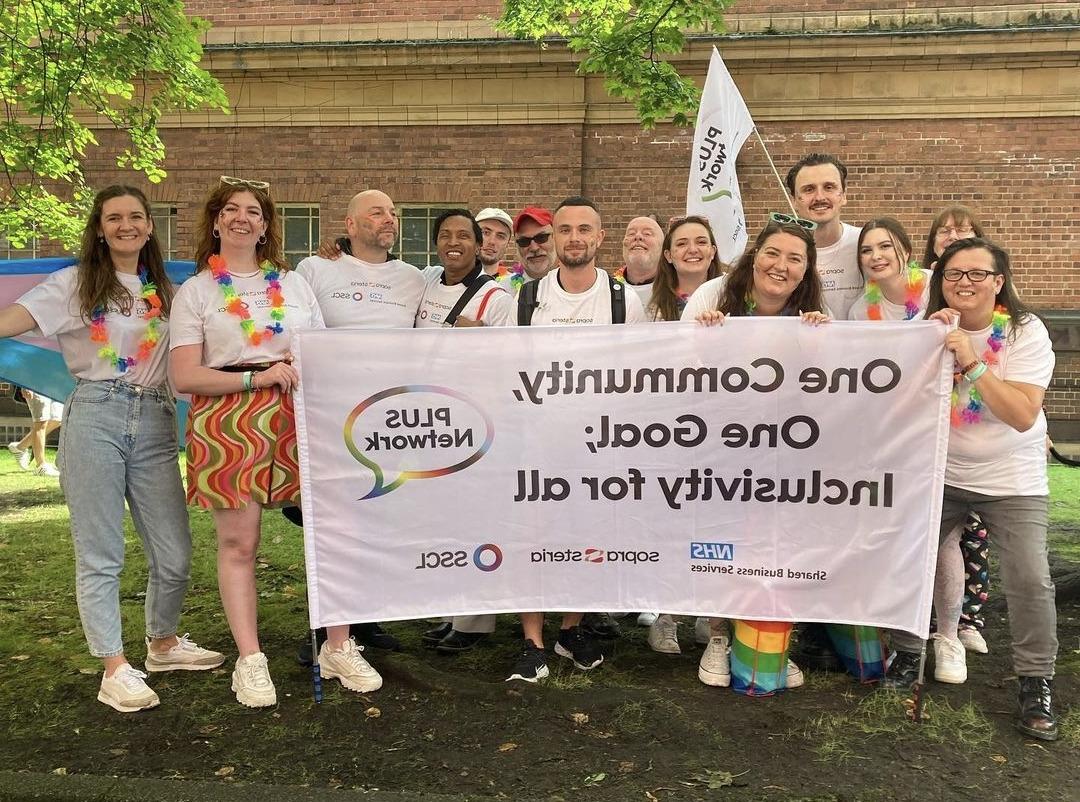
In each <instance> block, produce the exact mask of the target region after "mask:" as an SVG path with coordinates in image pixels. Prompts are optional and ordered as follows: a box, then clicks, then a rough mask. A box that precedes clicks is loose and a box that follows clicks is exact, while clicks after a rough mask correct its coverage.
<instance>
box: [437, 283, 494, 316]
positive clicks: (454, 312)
mask: <svg viewBox="0 0 1080 802" xmlns="http://www.w3.org/2000/svg"><path fill="white" fill-rule="evenodd" d="M494 280H495V277H494V276H489V275H488V274H487V273H484V272H483V271H481V272H480V275H479V276H477V277H476V278H474V279H473V281H472V284H470V285H469V286H468V287H466V288H465V292H463V293H461V297H460V298H458V299H457V303H456V304H454V308H453V309H451V310H450V314H448V315H447V316H446V320H444V321H443V325H444V326H453V325H454V324H455V323H456V322H457V319H458V315H460V314H461V310H463V309H464V308H465V307H466V306H467V305H468V303H469V301H471V300H472V299H473V296H474V295H476V293H478V292H480V288H481V287H483V286H484V285H485V284H487V283H488V282H489V281H494ZM440 281H441V279H440Z"/></svg>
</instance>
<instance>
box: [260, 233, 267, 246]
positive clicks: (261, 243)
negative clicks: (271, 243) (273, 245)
mask: <svg viewBox="0 0 1080 802" xmlns="http://www.w3.org/2000/svg"><path fill="white" fill-rule="evenodd" d="M259 244H260V245H265V244H266V234H265V232H264V233H263V235H262V236H261V237H259Z"/></svg>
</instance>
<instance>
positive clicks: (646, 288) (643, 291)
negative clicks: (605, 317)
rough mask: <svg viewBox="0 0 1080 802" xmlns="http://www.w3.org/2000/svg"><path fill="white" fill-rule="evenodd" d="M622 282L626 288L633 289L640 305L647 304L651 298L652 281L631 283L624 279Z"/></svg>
mask: <svg viewBox="0 0 1080 802" xmlns="http://www.w3.org/2000/svg"><path fill="white" fill-rule="evenodd" d="M623 284H624V285H625V286H626V288H627V289H629V290H633V291H634V292H635V293H636V294H637V297H638V300H639V301H641V305H642V306H648V305H649V301H650V300H652V285H653V283H652V282H651V281H650V282H649V283H647V284H631V283H630V282H629V281H624V282H623Z"/></svg>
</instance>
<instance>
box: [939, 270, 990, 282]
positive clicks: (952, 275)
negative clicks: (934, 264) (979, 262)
mask: <svg viewBox="0 0 1080 802" xmlns="http://www.w3.org/2000/svg"><path fill="white" fill-rule="evenodd" d="M1000 275H1001V274H1000V273H998V272H997V271H996V270H960V269H959V268H955V267H950V268H948V269H947V270H942V271H941V277H942V278H943V279H945V280H946V281H959V280H960V279H962V278H964V276H967V280H968V281H970V282H972V283H974V284H978V283H979V282H980V281H986V279H987V277H988V276H1000Z"/></svg>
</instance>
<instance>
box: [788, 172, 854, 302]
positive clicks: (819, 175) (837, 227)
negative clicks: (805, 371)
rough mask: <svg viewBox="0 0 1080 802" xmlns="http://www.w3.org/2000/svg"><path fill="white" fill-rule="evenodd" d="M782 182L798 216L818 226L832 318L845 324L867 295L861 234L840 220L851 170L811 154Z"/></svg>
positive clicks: (817, 243) (821, 273)
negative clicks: (861, 266) (861, 262)
mask: <svg viewBox="0 0 1080 802" xmlns="http://www.w3.org/2000/svg"><path fill="white" fill-rule="evenodd" d="M784 183H785V184H787V188H788V191H789V192H790V193H791V200H792V202H793V203H794V205H795V211H796V212H798V214H799V216H800V217H802V218H804V219H806V220H809V221H811V222H813V223H816V224H817V227H816V228H815V229H814V245H815V246H817V271H818V275H819V276H820V277H821V289H822V292H823V293H824V295H825V303H826V305H827V306H828V307H829V311H830V312H831V313H832V315H833V317H834V318H836V319H837V320H847V316H848V310H850V309H851V305H852V304H853V303H855V301H856V299H857V298H858V297H859V295H861V294H862V292H863V277H862V272H861V271H860V270H859V259H858V254H857V253H856V251H857V248H858V243H859V229H858V228H856V227H855V226H851V225H848V224H847V223H843V222H841V221H840V210H841V209H843V208H844V206H846V205H847V167H846V166H845V165H844V163H843V162H842V161H840V160H839V159H838V158H836V157H835V156H832V155H830V154H827V153H810V154H808V155H806V156H803V157H802V158H801V159H799V161H798V162H797V163H796V164H795V166H794V167H792V168H791V169H790V170H788V174H787V177H786V178H785V180H784ZM807 227H808V226H807Z"/></svg>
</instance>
